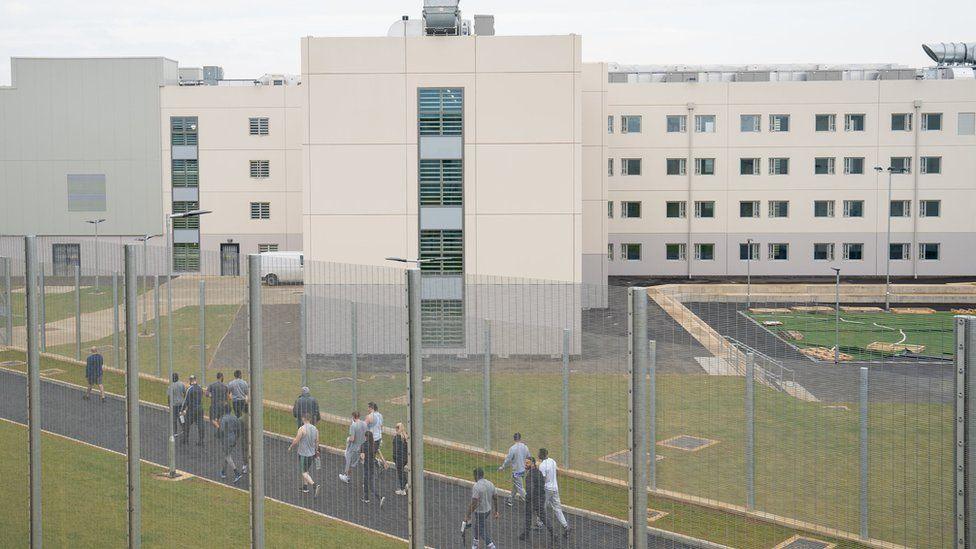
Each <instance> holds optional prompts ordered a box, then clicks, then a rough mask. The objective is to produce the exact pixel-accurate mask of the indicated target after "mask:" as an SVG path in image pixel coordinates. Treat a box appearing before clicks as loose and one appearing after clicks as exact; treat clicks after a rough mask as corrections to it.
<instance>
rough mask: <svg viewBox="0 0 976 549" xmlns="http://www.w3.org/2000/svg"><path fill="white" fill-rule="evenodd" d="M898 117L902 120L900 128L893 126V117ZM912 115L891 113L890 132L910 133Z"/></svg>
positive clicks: (908, 113)
mask: <svg viewBox="0 0 976 549" xmlns="http://www.w3.org/2000/svg"><path fill="white" fill-rule="evenodd" d="M896 116H900V117H902V119H903V123H902V124H901V127H897V126H895V117H896ZM912 116H913V113H910V112H893V113H891V126H890V127H891V131H893V132H910V131H912V123H913V122H914V121H913V120H912Z"/></svg>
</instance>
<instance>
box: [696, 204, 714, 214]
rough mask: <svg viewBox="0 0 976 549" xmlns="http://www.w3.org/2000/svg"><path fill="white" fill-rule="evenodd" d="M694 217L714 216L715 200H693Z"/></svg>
mask: <svg viewBox="0 0 976 549" xmlns="http://www.w3.org/2000/svg"><path fill="white" fill-rule="evenodd" d="M695 217H700V218H712V217H715V201H714V200H699V201H696V202H695Z"/></svg>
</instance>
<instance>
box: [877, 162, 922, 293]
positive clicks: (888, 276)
mask: <svg viewBox="0 0 976 549" xmlns="http://www.w3.org/2000/svg"><path fill="white" fill-rule="evenodd" d="M874 171H876V172H878V173H881V172H883V171H887V172H888V210H887V211H888V232H887V235H888V236H887V238H886V243H887V248H888V251H887V256H886V259H885V311H891V176H892V174H895V173H904V170H896V169H894V168H893V167H891V166H888V167H887V168H882V167H881V166H875V167H874ZM918 214H919V212H915V215H918Z"/></svg>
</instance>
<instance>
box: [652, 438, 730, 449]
mask: <svg viewBox="0 0 976 549" xmlns="http://www.w3.org/2000/svg"><path fill="white" fill-rule="evenodd" d="M657 444H658V446H663V447H665V448H671V449H673V450H682V451H684V452H697V451H699V450H704V449H705V448H708V447H709V446H714V445H716V444H718V441H717V440H714V439H710V438H704V437H696V436H692V435H678V436H674V437H671V438H669V439H666V440H662V441H659V442H658V443H657Z"/></svg>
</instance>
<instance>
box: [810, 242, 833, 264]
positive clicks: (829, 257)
mask: <svg viewBox="0 0 976 549" xmlns="http://www.w3.org/2000/svg"><path fill="white" fill-rule="evenodd" d="M819 246H826V252H827V254H826V257H817V251H818V250H817V248H818V247H819ZM835 248H836V246H835V245H834V243H833V242H814V243H813V260H814V261H833V260H834V258H835V257H836V254H835V252H836V250H835Z"/></svg>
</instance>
